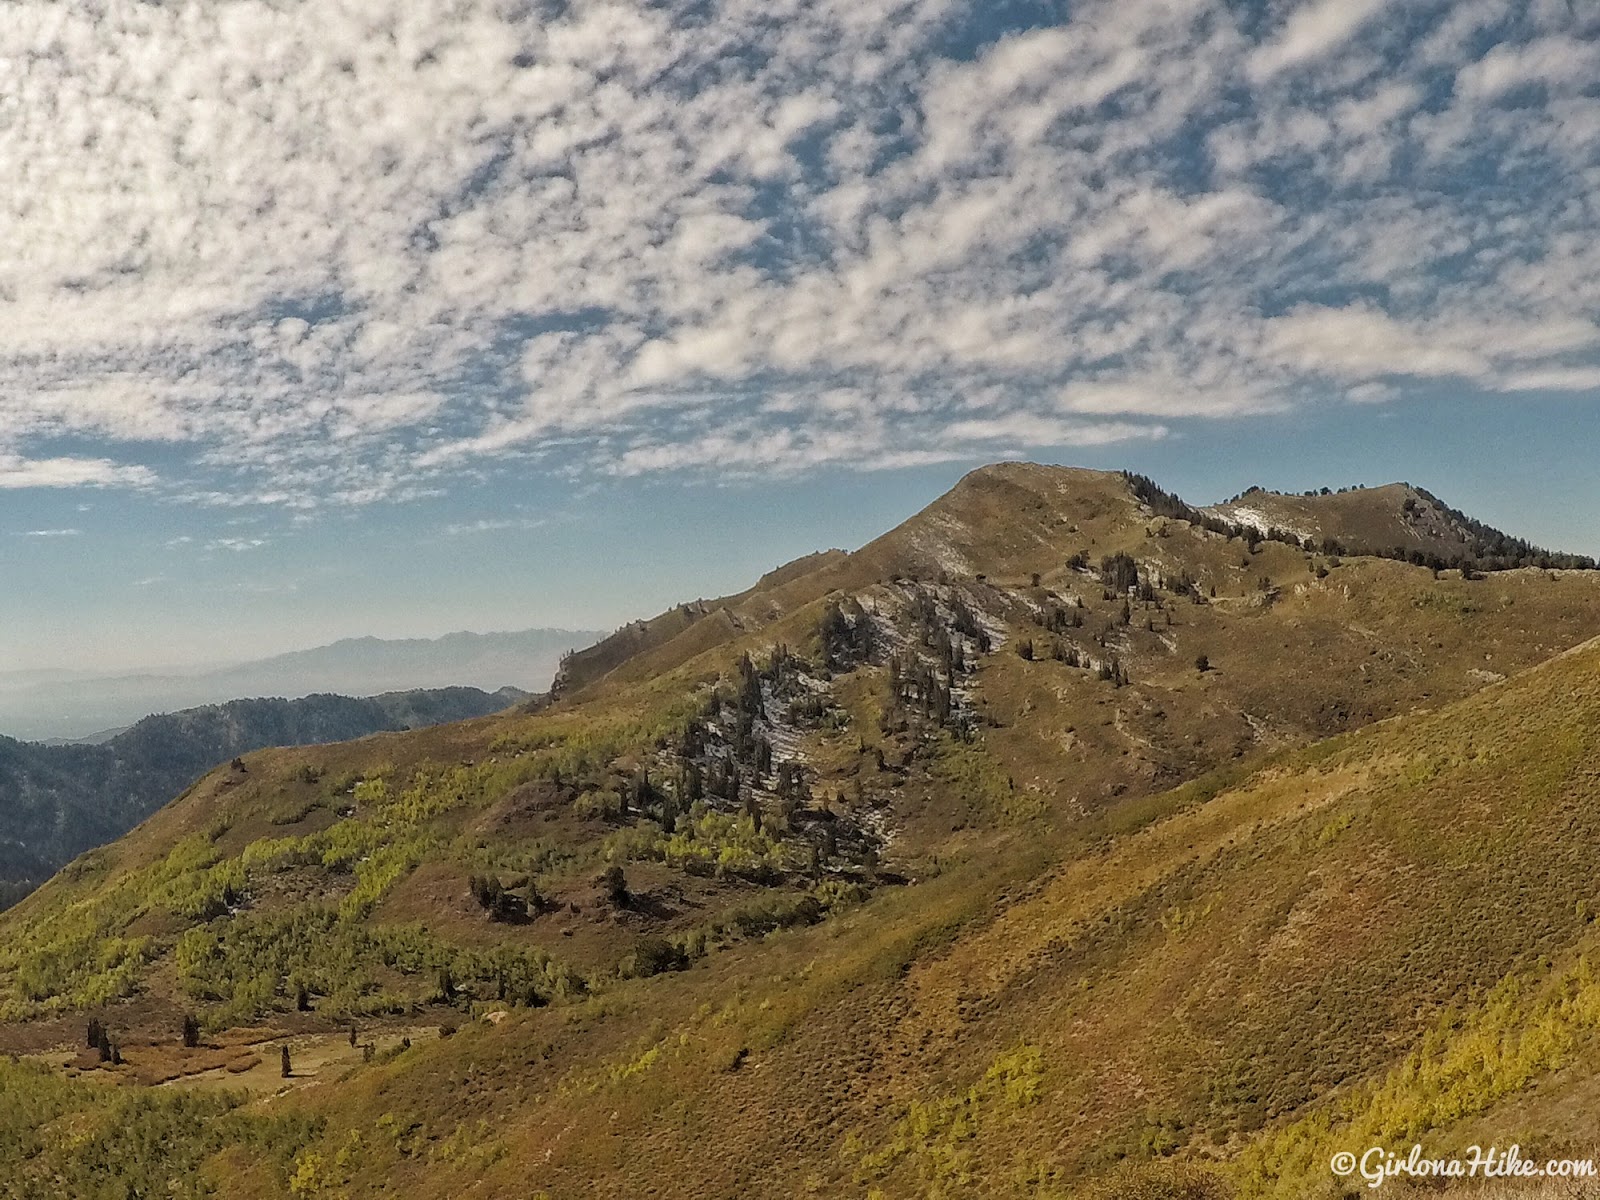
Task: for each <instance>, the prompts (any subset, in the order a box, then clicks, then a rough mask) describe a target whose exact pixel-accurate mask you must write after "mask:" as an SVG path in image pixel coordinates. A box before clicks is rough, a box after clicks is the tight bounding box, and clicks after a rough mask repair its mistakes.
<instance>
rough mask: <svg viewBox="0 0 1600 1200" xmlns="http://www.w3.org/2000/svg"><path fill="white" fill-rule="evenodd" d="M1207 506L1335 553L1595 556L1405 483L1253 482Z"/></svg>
mask: <svg viewBox="0 0 1600 1200" xmlns="http://www.w3.org/2000/svg"><path fill="white" fill-rule="evenodd" d="M1201 511H1203V512H1204V513H1206V514H1207V515H1209V516H1214V517H1217V518H1219V519H1220V520H1223V521H1227V522H1231V523H1235V524H1239V525H1244V526H1247V527H1250V528H1253V529H1256V530H1259V531H1260V532H1262V533H1268V532H1271V531H1276V532H1277V533H1279V534H1286V535H1288V536H1290V537H1294V538H1299V539H1302V540H1304V539H1306V538H1310V539H1311V540H1312V541H1313V542H1315V543H1317V544H1318V545H1319V546H1320V545H1321V544H1322V543H1323V542H1328V543H1331V545H1329V546H1328V549H1329V550H1331V551H1332V552H1334V553H1351V554H1381V555H1384V556H1385V557H1391V558H1401V559H1409V560H1411V561H1414V562H1417V563H1419V564H1421V565H1426V566H1432V567H1435V568H1445V567H1449V568H1460V567H1461V566H1463V565H1470V566H1471V567H1472V568H1474V569H1483V570H1500V569H1505V568H1507V567H1525V566H1537V567H1542V568H1544V569H1549V568H1551V567H1573V566H1577V567H1583V568H1585V569H1591V568H1593V566H1594V562H1593V560H1592V559H1588V558H1585V557H1582V556H1575V555H1566V554H1559V553H1553V552H1551V551H1549V550H1545V549H1543V548H1541V547H1539V546H1535V545H1533V544H1531V543H1530V542H1528V541H1527V540H1526V539H1524V538H1519V537H1514V536H1512V535H1511V534H1508V533H1505V532H1503V531H1501V530H1499V529H1495V528H1493V527H1492V526H1489V525H1485V524H1483V523H1482V522H1481V521H1476V520H1474V519H1473V518H1471V517H1469V516H1467V515H1466V514H1465V513H1463V512H1460V511H1459V510H1457V509H1454V508H1451V507H1450V506H1449V505H1448V504H1446V503H1445V502H1444V501H1442V500H1440V499H1439V498H1438V497H1437V496H1435V495H1433V494H1432V493H1431V492H1427V491H1424V490H1423V489H1422V488H1416V487H1412V486H1411V485H1410V484H1404V483H1391V484H1385V485H1384V486H1383V487H1375V488H1368V487H1357V488H1341V489H1340V490H1338V491H1333V490H1331V489H1327V488H1324V489H1323V490H1322V491H1320V492H1308V493H1306V494H1304V495H1298V496H1297V495H1286V494H1284V493H1282V492H1269V491H1267V490H1265V489H1263V488H1251V489H1249V490H1248V491H1246V492H1244V493H1243V494H1242V495H1240V496H1237V497H1235V498H1234V499H1233V500H1230V501H1228V502H1227V503H1225V504H1218V505H1213V506H1212V507H1210V508H1206V509H1203V510H1201Z"/></svg>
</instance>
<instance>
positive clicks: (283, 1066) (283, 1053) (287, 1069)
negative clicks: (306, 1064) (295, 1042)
mask: <svg viewBox="0 0 1600 1200" xmlns="http://www.w3.org/2000/svg"><path fill="white" fill-rule="evenodd" d="M278 1068H279V1074H281V1075H282V1076H283V1077H284V1078H285V1079H288V1078H289V1077H290V1076H291V1075H293V1074H294V1068H293V1067H292V1066H291V1065H290V1063H289V1047H288V1046H287V1045H284V1046H280V1047H279V1048H278Z"/></svg>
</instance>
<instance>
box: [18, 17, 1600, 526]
mask: <svg viewBox="0 0 1600 1200" xmlns="http://www.w3.org/2000/svg"><path fill="white" fill-rule="evenodd" d="M1028 7H1029V6H1025V5H1020V4H1019V5H1006V6H995V5H992V4H987V3H959V2H957V0H665V2H663V3H658V4H653V5H649V6H646V5H643V4H624V3H607V2H605V0H588V2H586V3H583V4H540V3H538V2H537V0H533V2H530V3H526V4H520V5H514V6H509V5H504V4H489V3H481V4H479V3H473V0H450V2H449V3H444V2H442V0H441V2H437V3H436V2H433V0H408V2H407V3H405V4H398V3H383V2H378V3H373V2H370V0H363V2H361V3H337V2H330V0H324V2H319V3H315V4H311V3H303V4H296V3H292V2H288V3H276V4H266V3H255V2H252V0H230V3H228V4H216V5H204V4H174V5H150V4H133V3H124V2H121V0H112V2H110V3H107V4H103V5H95V6H75V5H62V4H59V3H55V2H45V0H38V2H35V0H22V2H20V3H15V4H12V5H10V6H9V7H8V8H7V12H6V20H5V22H4V23H3V25H0V70H3V72H4V77H5V87H4V89H3V92H4V94H3V98H0V163H4V165H5V170H4V171H3V172H0V223H3V229H4V233H5V242H6V245H7V248H8V249H7V253H6V255H5V256H4V257H3V259H0V320H3V322H4V328H5V331H6V332H5V337H4V339H3V340H0V488H16V487H50V486H59V487H68V486H102V487H107V486H109V487H138V488H146V489H165V490H167V491H169V492H170V493H171V494H173V495H174V496H178V497H184V498H188V499H191V500H194V501H197V502H202V503H217V504H247V503H255V502H259V503H274V504H283V505H289V506H296V507H301V508H309V507H316V506H320V505H327V504H340V503H343V504H360V503H370V502H373V501H379V500H384V499H394V498H401V497H405V496H408V495H416V494H423V493H426V492H429V491H433V490H437V489H438V488H440V487H442V486H448V479H449V477H450V475H451V474H452V473H455V472H460V471H471V472H483V471H492V470H494V469H496V466H497V464H499V463H503V462H504V461H505V460H507V459H511V458H521V459H527V458H542V459H543V460H544V461H545V462H546V463H548V464H549V465H550V466H552V467H559V468H561V469H565V470H571V471H574V472H577V473H589V474H601V473H611V474H620V475H635V474H644V473H655V472H665V471H678V472H729V471H732V472H745V473H758V472H759V473H762V474H771V473H774V472H796V471H804V470H806V469H808V468H811V467H815V466H818V465H842V466H850V467H858V468H882V467H894V466H900V465H908V464H917V463H926V462H935V461H941V460H947V459H955V458H962V457H971V456H976V455H980V454H985V455H986V454H991V453H994V452H995V451H997V450H998V449H1003V448H1027V447H1040V446H1052V447H1056V446H1070V445H1081V444H1092V443H1104V442H1108V441H1115V440H1120V439H1130V438H1149V437H1159V436H1162V435H1163V434H1164V433H1166V432H1167V431H1168V430H1169V429H1171V428H1173V427H1174V425H1175V424H1176V423H1178V422H1183V421H1196V420H1227V419H1235V418H1238V417H1241V416H1243V415H1246V414H1250V413H1259V412H1265V411H1277V410H1283V409H1292V408H1294V407H1295V406H1297V405H1301V404H1306V403H1310V402H1314V401H1318V400H1326V399H1328V398H1330V397H1334V398H1337V397H1348V398H1349V399H1352V400H1356V401H1360V402H1365V403H1374V402H1392V398H1394V397H1397V396H1403V395H1404V392H1405V388H1406V386H1407V385H1408V383H1410V382H1413V381H1418V380H1424V381H1426V380H1434V381H1437V380H1451V381H1457V382H1459V383H1460V384H1461V385H1462V386H1467V387H1473V388H1477V389H1481V390H1483V391H1486V392H1506V393H1514V392H1523V391H1528V390H1559V391H1568V392H1594V391H1595V390H1596V388H1597V385H1600V327H1597V326H1596V324H1595V322H1594V318H1593V314H1594V313H1596V312H1597V311H1600V237H1597V236H1596V234H1597V233H1600V211H1597V209H1600V189H1597V188H1596V187H1595V186H1594V183H1593V181H1594V177H1595V172H1596V169H1597V168H1600V98H1597V96H1596V94H1595V93H1596V87H1595V82H1594V81H1595V80H1596V78H1597V72H1600V49H1597V38H1600V10H1596V9H1595V8H1594V7H1593V6H1592V5H1582V4H1571V3H1568V2H1566V0H1526V2H1523V3H1516V4H1513V3H1511V2H1510V0H1461V2H1459V3H1451V2H1447V0H1407V2H1406V3H1404V4H1380V3H1376V2H1375V0H1309V2H1304V3H1300V4H1293V3H1285V2H1279V0H1273V2H1271V3H1262V4H1259V5H1255V4H1249V3H1245V4H1240V3H1228V2H1224V0H1114V2H1112V0H1086V2H1084V3H1081V4H1074V5H1072V6H1071V16H1070V20H1065V21H1064V22H1063V23H1054V24H1051V23H1045V22H1044V21H1042V20H1041V22H1039V23H1029V22H1025V21H1022V20H1020V19H1019V18H1018V17H1017V15H1016V14H1018V13H1020V12H1022V11H1024V10H1025V9H1026V8H1028ZM1037 8H1038V9H1039V11H1040V12H1041V13H1043V12H1044V11H1045V10H1046V9H1047V8H1050V9H1054V8H1055V6H1044V5H1039V6H1037ZM997 13H999V14H1003V15H996V14H997ZM64 445H70V446H74V447H80V448H81V447H82V446H84V445H88V446H90V447H92V449H91V450H90V451H88V452H87V453H84V452H82V451H81V449H80V450H79V451H77V452H75V453H70V454H63V453H62V451H61V450H60V447H62V446H64ZM52 447H54V448H55V449H52ZM220 544H221V543H219V545H220ZM233 548H241V547H233Z"/></svg>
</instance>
